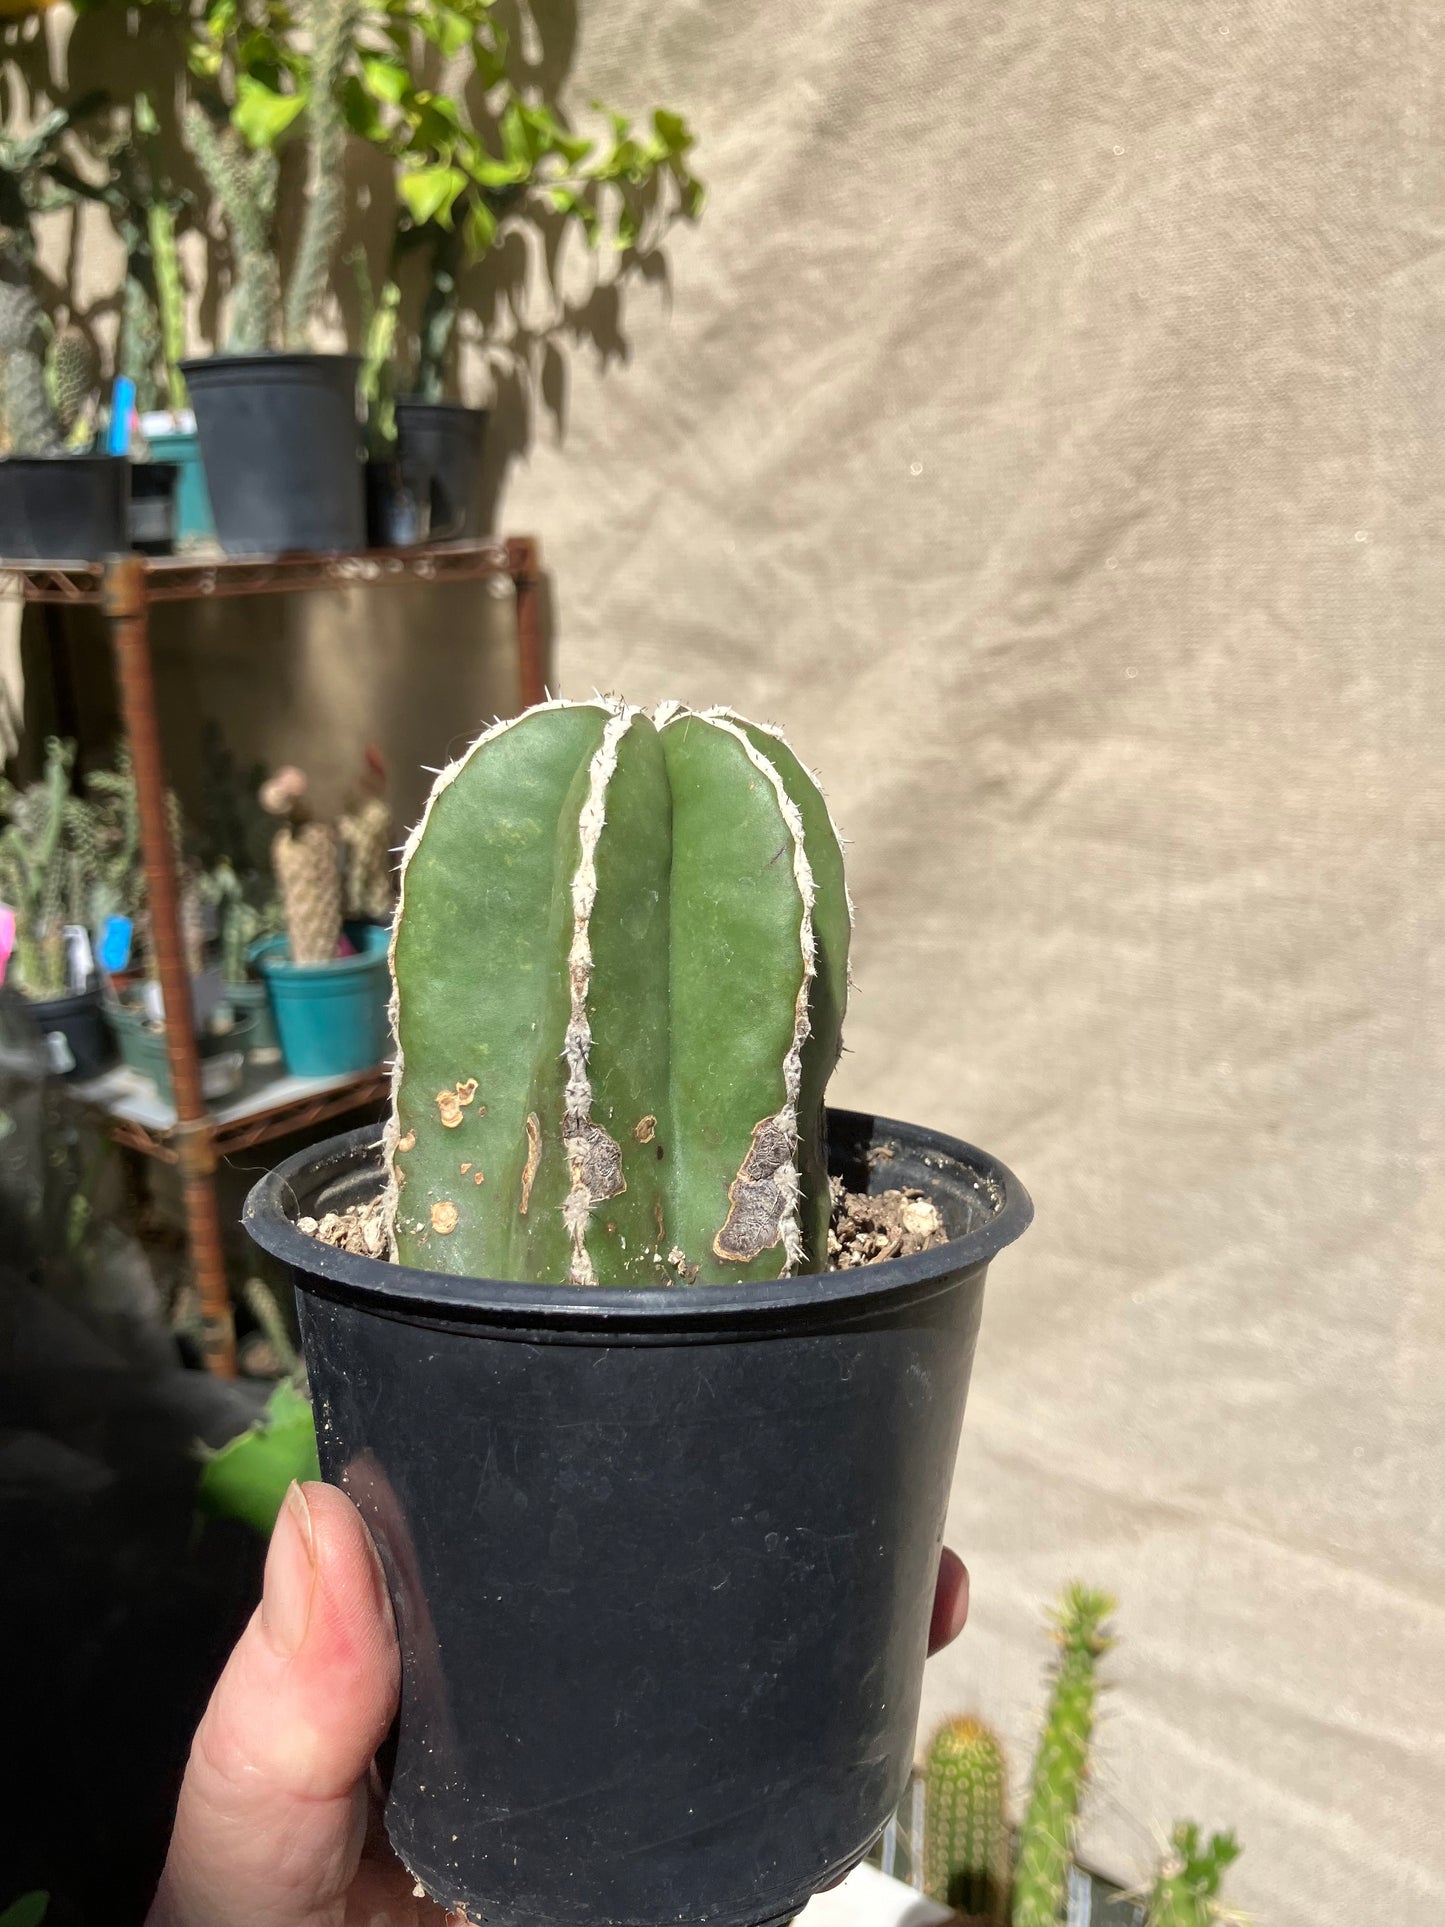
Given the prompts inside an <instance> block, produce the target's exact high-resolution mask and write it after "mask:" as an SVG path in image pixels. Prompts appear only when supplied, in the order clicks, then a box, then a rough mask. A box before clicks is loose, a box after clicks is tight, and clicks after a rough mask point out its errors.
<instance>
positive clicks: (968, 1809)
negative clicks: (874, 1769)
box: [883, 1585, 1241, 1927]
mask: <svg viewBox="0 0 1445 1927" xmlns="http://www.w3.org/2000/svg"><path fill="white" fill-rule="evenodd" d="M1113 1610H1114V1602H1113V1601H1112V1600H1111V1599H1109V1598H1108V1597H1107V1596H1106V1595H1105V1594H1103V1593H1100V1592H1096V1591H1093V1590H1091V1589H1089V1588H1087V1587H1084V1586H1079V1585H1073V1586H1069V1587H1068V1588H1067V1589H1066V1590H1065V1592H1064V1594H1063V1597H1062V1598H1061V1600H1060V1601H1059V1604H1058V1606H1057V1607H1056V1609H1055V1610H1054V1612H1053V1614H1052V1615H1051V1621H1052V1630H1053V1633H1054V1638H1055V1640H1056V1642H1057V1646H1058V1657H1057V1659H1056V1662H1055V1666H1054V1673H1053V1679H1052V1683H1051V1688H1050V1693H1049V1700H1048V1705H1047V1708H1046V1710H1045V1714H1044V1721H1043V1725H1042V1728H1041V1729H1040V1733H1039V1739H1038V1747H1037V1751H1036V1753H1035V1756H1034V1764H1033V1772H1032V1777H1031V1780H1030V1784H1029V1793H1028V1801H1027V1805H1026V1807H1025V1809H1024V1813H1023V1816H1022V1819H1021V1820H1020V1822H1019V1826H1018V1829H1017V1833H1015V1832H1014V1831H1013V1830H1012V1829H1011V1827H1010V1824H1009V1817H1008V1763H1007V1759H1006V1756H1005V1751H1004V1746H1003V1742H1002V1740H1000V1738H999V1737H998V1735H997V1734H996V1733H995V1732H994V1731H993V1730H992V1729H991V1728H990V1727H989V1726H987V1725H986V1724H985V1723H984V1722H983V1721H982V1720H980V1719H977V1718H974V1717H973V1716H971V1715H968V1716H965V1717H963V1718H960V1719H954V1720H950V1721H948V1722H946V1723H945V1725H943V1726H942V1727H941V1728H940V1729H939V1730H938V1732H937V1733H936V1734H935V1735H934V1737H933V1739H932V1741H931V1743H930V1745H929V1747H928V1750H927V1754H926V1758H925V1761H924V1765H923V1770H922V1791H923V1798H922V1802H921V1822H922V1838H921V1840H920V1839H919V1838H918V1837H917V1831H916V1827H915V1823H914V1819H913V1815H912V1814H910V1813H908V1812H907V1811H906V1809H904V1810H900V1817H899V1820H898V1821H896V1822H894V1823H892V1828H891V1831H892V1833H893V1835H894V1838H893V1839H892V1840H889V1841H888V1842H887V1843H886V1846H885V1849H884V1853H883V1857H884V1858H885V1864H888V1863H891V1862H893V1861H894V1860H895V1859H896V1854H897V1847H898V1839H897V1836H898V1834H899V1833H900V1832H901V1833H902V1834H903V1835H904V1836H905V1838H906V1839H907V1841H908V1847H909V1866H908V1869H907V1871H909V1872H910V1873H911V1874H912V1875H913V1877H914V1884H916V1885H918V1886H920V1887H921V1888H922V1889H923V1890H924V1891H925V1892H926V1893H927V1895H928V1896H929V1898H930V1899H931V1900H935V1901H938V1902H940V1903H941V1904H942V1905H944V1906H946V1907H949V1908H951V1909H952V1910H953V1911H954V1913H955V1914H957V1915H958V1917H959V1922H960V1927H1063V1923H1064V1921H1065V1919H1066V1918H1067V1919H1069V1920H1072V1919H1074V1918H1075V1913H1074V1912H1073V1911H1071V1910H1070V1908H1071V1892H1072V1890H1073V1888H1074V1887H1075V1886H1077V1884H1078V1882H1079V1880H1080V1878H1081V1876H1080V1875H1079V1873H1078V1871H1077V1869H1076V1868H1075V1865H1074V1853H1073V1849H1074V1833H1075V1827H1076V1825H1077V1822H1078V1817H1079V1811H1080V1805H1081V1802H1082V1798H1083V1794H1084V1790H1085V1786H1086V1782H1087V1778H1088V1770H1089V1757H1090V1743H1091V1740H1092V1736H1093V1730H1094V1717H1095V1707H1096V1702H1097V1698H1098V1692H1099V1680H1098V1662H1099V1659H1100V1658H1101V1657H1102V1655H1103V1654H1104V1653H1106V1652H1107V1651H1108V1650H1109V1647H1110V1646H1111V1645H1112V1643H1113V1641H1112V1638H1111V1637H1110V1634H1109V1633H1108V1631H1107V1629H1106V1625H1105V1622H1106V1620H1107V1619H1108V1617H1109V1615H1110V1614H1111V1613H1112V1612H1113ZM1238 1854H1239V1848H1238V1846H1237V1845H1236V1843H1235V1840H1234V1836H1233V1835H1232V1834H1229V1833H1216V1834H1214V1835H1212V1836H1211V1837H1210V1838H1209V1839H1208V1840H1204V1839H1203V1838H1202V1837H1201V1835H1200V1832H1199V1829H1198V1827H1196V1826H1194V1825H1192V1824H1189V1823H1181V1824H1179V1825H1177V1826H1175V1827H1174V1829H1173V1830H1172V1832H1171V1834H1170V1837H1169V1841H1168V1844H1167V1846H1166V1847H1165V1849H1164V1851H1163V1853H1162V1854H1161V1856H1160V1859H1159V1862H1158V1864H1157V1866H1156V1867H1155V1868H1154V1870H1153V1872H1152V1873H1151V1875H1150V1877H1149V1878H1148V1880H1147V1881H1146V1882H1145V1883H1144V1884H1143V1885H1142V1886H1141V1887H1140V1888H1138V1889H1137V1890H1136V1891H1135V1892H1134V1893H1132V1894H1127V1895H1124V1896H1122V1899H1123V1900H1124V1901H1125V1902H1127V1903H1129V1904H1130V1905H1132V1907H1133V1909H1134V1917H1135V1920H1136V1922H1137V1923H1138V1927H1220V1923H1224V1922H1228V1921H1238V1920H1239V1919H1240V1918H1241V1916H1239V1915H1238V1914H1236V1913H1233V1912H1231V1911H1230V1910H1229V1909H1227V1908H1226V1906H1225V1904H1224V1902H1223V1901H1222V1900H1221V1899H1220V1888H1221V1885H1222V1882H1223V1878H1224V1874H1225V1872H1226V1870H1227V1869H1228V1868H1229V1867H1230V1865H1231V1864H1232V1863H1233V1862H1234V1861H1235V1860H1236V1859H1237V1858H1238Z"/></svg>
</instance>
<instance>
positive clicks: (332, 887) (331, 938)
mask: <svg viewBox="0 0 1445 1927" xmlns="http://www.w3.org/2000/svg"><path fill="white" fill-rule="evenodd" d="M306 787H307V785H306V778H305V776H304V775H303V774H302V772H301V771H300V770H299V769H293V768H291V767H289V766H288V767H287V768H285V769H279V770H277V771H276V774H275V775H274V776H272V777H270V778H269V779H268V781H267V782H266V783H264V784H263V785H262V788H261V807H262V808H263V809H264V810H266V811H268V812H269V813H270V814H271V815H272V816H279V817H280V818H282V827H281V828H280V829H279V830H278V831H277V833H276V836H275V838H274V839H273V841H272V844H271V866H272V868H273V870H274V871H275V873H276V886H277V889H278V890H279V891H280V894H281V903H282V907H283V909H284V912H285V917H286V941H287V944H288V946H289V948H290V951H291V961H292V963H297V964H317V963H327V962H329V961H330V960H331V958H333V957H334V956H335V955H336V946H337V944H338V943H339V942H340V940H341V867H340V864H341V853H340V849H339V847H338V841H337V836H336V831H335V828H334V827H333V826H332V825H331V824H330V823H319V822H317V821H316V820H315V819H314V818H313V817H312V815H311V812H310V808H309V806H308V804H307V801H306Z"/></svg>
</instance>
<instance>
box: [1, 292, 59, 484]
mask: <svg viewBox="0 0 1445 1927" xmlns="http://www.w3.org/2000/svg"><path fill="white" fill-rule="evenodd" d="M44 343H45V333H44V324H43V323H42V321H41V317H40V305H39V303H38V302H37V301H36V299H35V296H34V295H33V294H32V293H31V291H30V288H29V286H28V285H27V284H26V283H25V282H24V281H18V280H8V279H6V280H0V413H3V416H4V421H5V429H6V432H7V434H8V435H9V438H10V450H11V453H12V454H14V455H53V454H57V453H58V452H59V450H60V447H61V435H60V430H59V427H58V426H57V424H56V420H55V411H54V409H53V408H52V407H51V405H50V396H49V395H48V394H47V392H46V387H45V348H44Z"/></svg>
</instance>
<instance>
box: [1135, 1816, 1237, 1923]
mask: <svg viewBox="0 0 1445 1927" xmlns="http://www.w3.org/2000/svg"><path fill="white" fill-rule="evenodd" d="M1169 1847H1170V1850H1169V1852H1168V1853H1167V1854H1166V1855H1165V1857H1164V1860H1163V1862H1162V1863H1161V1865H1160V1867H1159V1869H1158V1871H1157V1872H1156V1874H1155V1876H1154V1884H1153V1885H1152V1886H1151V1888H1150V1889H1149V1896H1148V1899H1147V1901H1146V1902H1145V1906H1144V1921H1145V1927H1213V1923H1216V1922H1224V1921H1239V1920H1240V1919H1241V1918H1242V1916H1241V1915H1239V1914H1236V1913H1232V1912H1230V1911H1229V1909H1227V1908H1226V1907H1224V1906H1223V1905H1221V1903H1220V1900H1219V1889H1220V1887H1221V1885H1222V1884H1223V1881H1224V1875H1225V1872H1226V1871H1227V1869H1228V1868H1230V1867H1231V1866H1233V1864H1234V1862H1235V1861H1236V1860H1238V1858H1239V1843H1238V1841H1237V1840H1236V1839H1235V1837H1234V1835H1233V1834H1232V1833H1216V1834H1213V1835H1212V1836H1211V1837H1210V1840H1209V1844H1208V1846H1204V1845H1202V1844H1201V1842H1200V1838H1199V1829H1198V1827H1196V1826H1194V1825H1193V1824H1192V1823H1191V1822H1189V1821H1181V1822H1180V1823H1179V1824H1178V1825H1177V1826H1176V1827H1175V1828H1174V1831H1173V1833H1172V1835H1171V1836H1170V1843H1169Z"/></svg>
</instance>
